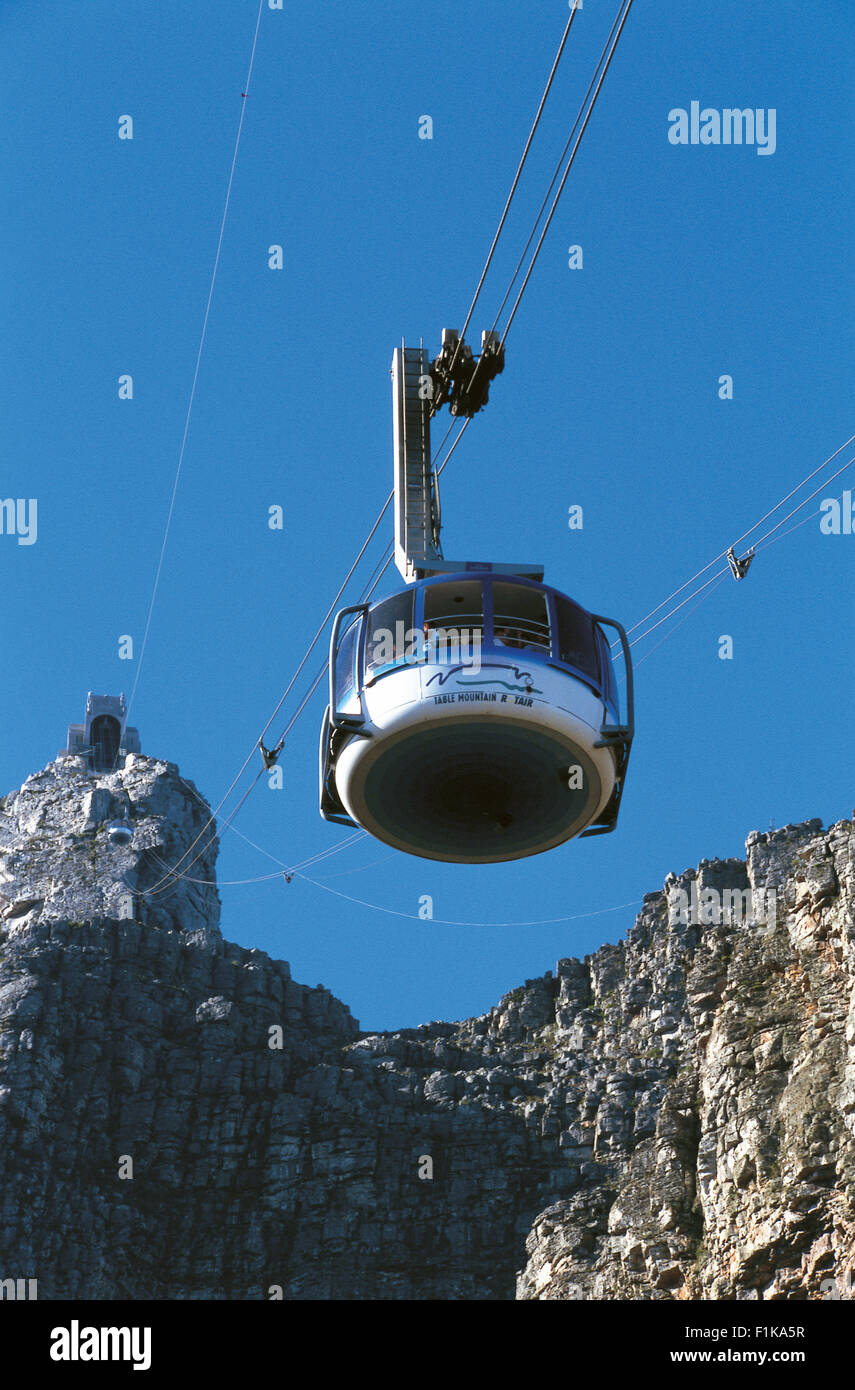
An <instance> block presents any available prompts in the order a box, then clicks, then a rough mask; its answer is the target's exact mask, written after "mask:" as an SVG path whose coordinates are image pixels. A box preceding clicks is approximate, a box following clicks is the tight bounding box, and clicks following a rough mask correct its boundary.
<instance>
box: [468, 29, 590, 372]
mask: <svg viewBox="0 0 855 1390" xmlns="http://www.w3.org/2000/svg"><path fill="white" fill-rule="evenodd" d="M575 18H576V6H575V4H574V5H573V8H572V10H571V11H570V18H569V19H568V21H567V24H566V27H565V29H564V33H563V35H562V36H561V42H560V44H559V45H558V52H557V53H556V55H555V59H554V62H553V64H552V70H551V72H550V74H549V79H548V81H547V83H546V87H545V88H544V91H543V96H542V97H541V98H540V105H539V106H538V108H537V114H536V115H535V118H534V121H533V123H532V127H531V130H530V131H529V133H528V139H527V140H526V142H525V149H524V150H523V152H522V157H521V159H520V162H519V164H518V166H517V172H516V174H515V175H514V181H513V183H512V184H511V191H510V193H509V194H508V197H507V201H506V203H505V207H504V211H503V212H502V215H501V217H500V218H499V225H498V227H497V228H496V233H495V236H494V237H493V242H492V245H491V247H490V250H489V252H488V254H487V259H486V261H485V262H484V269H483V270H482V271H481V279H480V280H479V281H478V287H477V289H476V290H475V295H474V297H473V300H472V303H471V304H470V306H469V313H468V314H467V315H466V320H465V322H464V324H463V327H462V328H461V330H460V339H459V341H458V343H457V346H456V348H455V349H454V356H453V357H452V359H451V363H450V367H449V370H451V368H452V367H453V366H454V364H455V362H456V361H457V355H458V353H459V352H460V349H461V347H462V344H463V340H464V338H465V336H466V330H467V328H468V327H469V323H470V320H471V318H472V315H473V313H474V311H475V305H476V304H477V303H478V297H479V295H480V294H481V291H482V289H483V288H484V281H485V280H486V278H487V271H488V270H489V269H490V265H491V262H492V260H493V255H494V253H495V250H496V247H497V245H498V242H499V237H500V236H501V235H502V228H503V227H504V225H505V220H506V219H507V216H508V212H509V211H510V207H511V203H512V202H513V199H514V194H515V193H516V191H517V185H518V183H519V181H520V175H521V174H522V171H523V168H524V166H525V162H526V160H527V158H528V152H529V150H530V149H531V142H532V140H533V139H534V136H535V131H536V130H537V127H538V126H539V124H540V118H541V116H542V115H543V108H544V106H545V105H546V99H547V97H548V96H549V92H550V89H551V87H552V83H553V81H554V78H555V74H556V72H557V71H558V64H559V63H560V62H561V55H562V53H563V52H564V46H565V44H566V43H567V40H568V38H569V37H570V30H571V29H572V27H573V20H574V19H575ZM494 326H495V325H494Z"/></svg>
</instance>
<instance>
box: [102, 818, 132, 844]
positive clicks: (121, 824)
mask: <svg viewBox="0 0 855 1390" xmlns="http://www.w3.org/2000/svg"><path fill="white" fill-rule="evenodd" d="M107 838H108V839H109V841H110V844H111V845H115V846H116V848H117V849H122V848H124V847H125V845H129V844H130V843H131V842H132V840H133V838H134V828H133V826H132V825H131V823H130V821H129V820H128V818H127V815H126V816H125V819H124V820H111V821H110V823H109V825H108V826H107Z"/></svg>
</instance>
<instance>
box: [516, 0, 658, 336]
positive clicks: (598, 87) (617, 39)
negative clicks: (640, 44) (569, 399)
mask: <svg viewBox="0 0 855 1390" xmlns="http://www.w3.org/2000/svg"><path fill="white" fill-rule="evenodd" d="M631 9H632V0H626V3H625V6H624V8H623V15H622V18H621V21H620V24H619V26H618V30H617V33H616V34H615V37H614V39H613V41H612V44H611V47H610V49H609V54H608V57H607V58H606V62H605V67H604V68H603V71H602V72H601V74H600V78H599V81H598V82H597V85H596V87H595V89H594V94H593V96H592V97H591V102H590V105H589V107H588V110H587V112H586V114H585V119H584V121H583V122H582V129H581V130H580V131H579V134H578V135H577V137H576V143H575V145H574V146H573V151H572V153H571V155H570V158H569V159H568V161H567V168H566V169H565V170H564V173H563V175H562V177H561V182H560V183H559V185H558V192H557V193H556V195H555V198H554V200H553V203H552V207H551V208H550V209H549V216H548V217H547V219H546V221H545V223H544V225H543V231H542V232H541V234H540V239H539V240H538V243H537V246H536V247H535V248H534V254H533V255H532V258H531V262H530V264H529V267H528V270H527V271H526V273H525V278H524V279H523V282H522V284H521V285H520V290H519V294H518V295H517V297H516V299H515V301H514V305H513V308H512V309H511V312H510V316H509V318H508V321H507V323H506V324H505V331H504V333H503V334H502V341H501V344H500V346H501V347H504V345H505V341H506V339H507V336H508V334H509V332H510V330H511V324H512V323H513V321H514V319H515V318H516V315H517V310H518V309H519V307H520V303H521V301H522V297H523V295H524V294H525V291H526V286H527V285H528V282H529V280H530V278H531V273H532V271H533V270H534V267H535V264H536V262H537V258H538V256H539V255H540V250H541V247H542V246H543V243H544V241H545V239H546V234H547V232H548V231H549V227H550V224H551V222H552V219H553V217H554V216H555V209H556V208H557V207H558V203H559V200H560V198H561V194H562V192H563V191H564V185H565V183H566V182H567V176H568V174H569V173H570V170H571V169H572V167H573V161H574V160H575V158H576V152H577V150H578V149H579V146H580V144H581V143H582V137H583V135H584V134H585V131H586V130H587V127H588V122H589V120H590V119H591V114H592V112H593V110H594V107H595V106H596V104H597V98H598V97H599V95H600V90H601V88H602V85H603V82H604V81H605V78H606V73H607V72H608V70H609V67H610V66H611V61H612V58H613V57H614V55H615V50H616V49H617V46H618V44H619V43H620V38H621V34H622V33H623V27H624V25H625V24H626V21H627V17H628V15H629V12H630V10H631Z"/></svg>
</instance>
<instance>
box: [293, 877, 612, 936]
mask: <svg viewBox="0 0 855 1390" xmlns="http://www.w3.org/2000/svg"><path fill="white" fill-rule="evenodd" d="M295 877H296V878H299V879H302V880H303V882H304V883H311V884H312V886H313V887H314V888H322V889H323V891H324V892H325V893H332V894H333V895H334V897H336V898H344V900H345V902H349V903H355V904H356V905H357V906H359V907H368V908H370V909H371V910H372V911H373V912H383V913H386V914H387V915H388V916H390V917H405V918H406V919H407V921H408V922H421V923H422V924H426V923H429V924H430V925H431V926H434V927H550V926H555V925H557V924H558V923H561V922H580V921H582V920H583V919H585V918H588V917H602V916H604V915H605V914H606V913H607V912H622V911H624V909H625V908H627V907H637V906H639V900H638V898H633V899H632V900H631V901H630V902H628V903H618V904H617V905H616V906H615V907H601V908H598V909H597V910H596V911H595V912H575V913H573V914H572V916H570V917H541V918H537V919H535V920H534V921H532V922H456V921H452V920H450V919H449V918H446V917H419V915H418V914H417V913H415V912H401V911H399V910H398V909H397V908H394V907H381V906H380V904H379V903H370V902H366V901H365V899H364V898H352V897H351V896H350V894H348V893H342V892H340V891H339V890H338V889H337V888H330V887H329V886H328V885H327V884H326V883H321V882H319V881H318V879H314V878H309V877H308V876H307V875H306V874H296V875H295Z"/></svg>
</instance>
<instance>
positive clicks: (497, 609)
mask: <svg viewBox="0 0 855 1390" xmlns="http://www.w3.org/2000/svg"><path fill="white" fill-rule="evenodd" d="M493 641H494V643H496V644H497V645H498V646H500V647H522V648H527V649H528V650H529V651H535V652H542V653H543V655H544V656H549V653H550V641H549V610H548V608H547V606H546V595H545V594H544V592H543V590H542V589H529V588H526V586H525V585H523V584H509V583H507V582H506V581H505V580H502V579H494V580H493Z"/></svg>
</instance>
